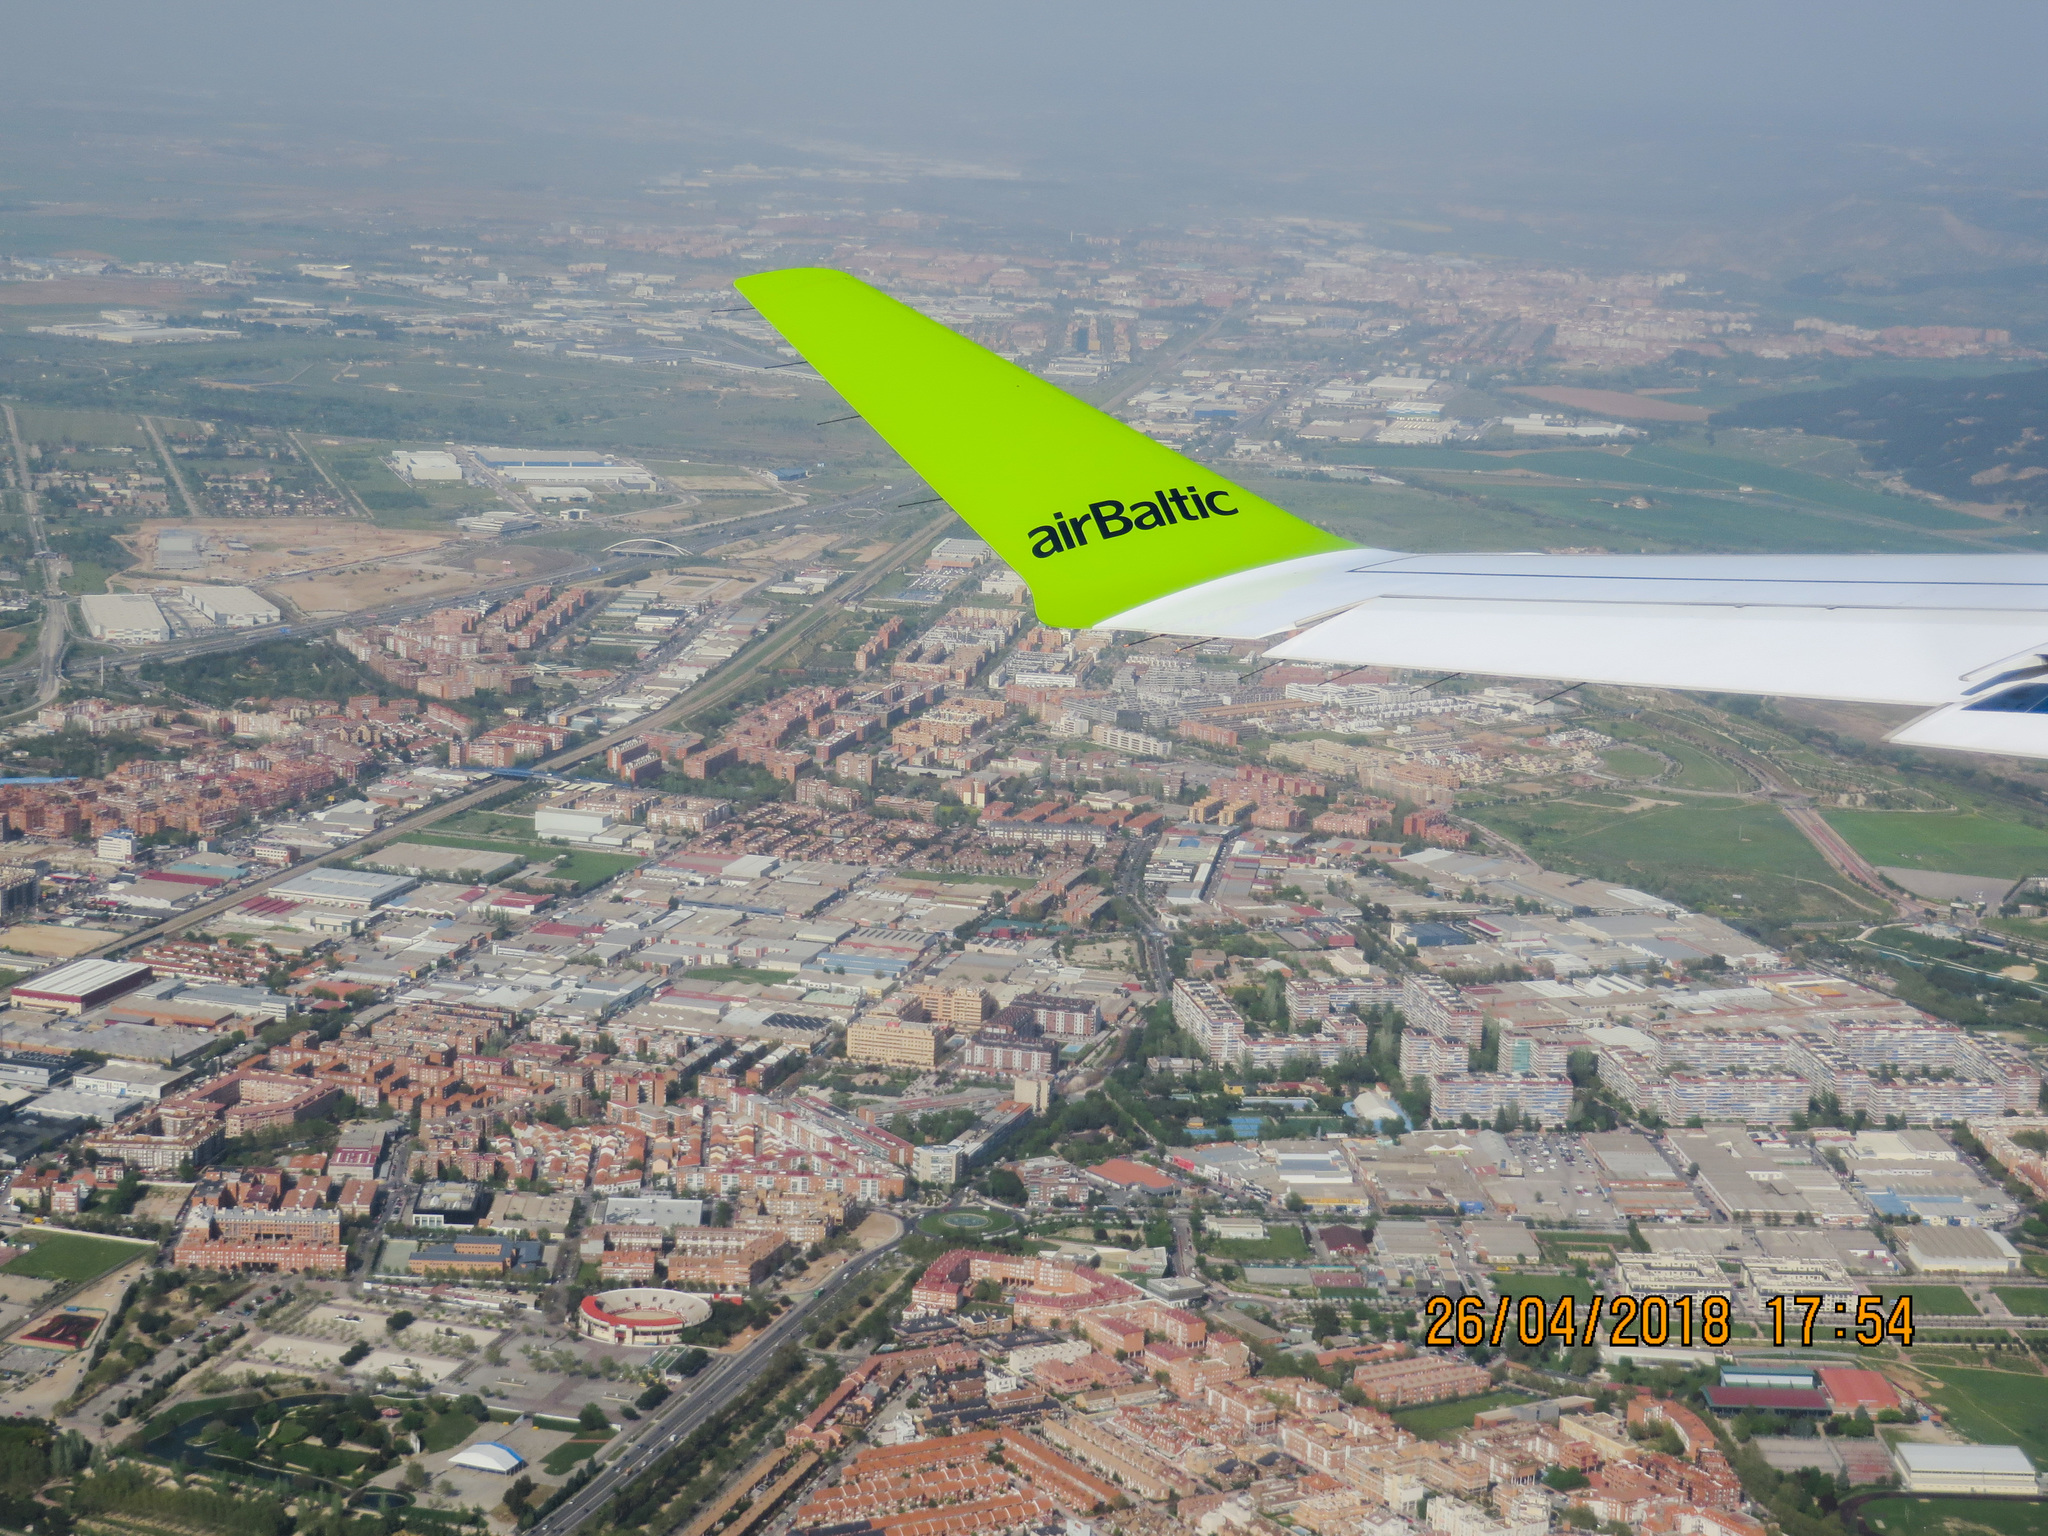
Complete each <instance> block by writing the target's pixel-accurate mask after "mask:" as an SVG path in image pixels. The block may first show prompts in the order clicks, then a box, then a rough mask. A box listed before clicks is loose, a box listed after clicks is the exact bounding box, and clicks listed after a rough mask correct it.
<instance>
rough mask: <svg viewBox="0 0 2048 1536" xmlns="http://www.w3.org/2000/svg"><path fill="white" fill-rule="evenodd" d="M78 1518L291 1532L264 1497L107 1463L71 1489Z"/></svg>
mask: <svg viewBox="0 0 2048 1536" xmlns="http://www.w3.org/2000/svg"><path fill="white" fill-rule="evenodd" d="M70 1503H71V1509H72V1510H73V1512H74V1513H76V1514H79V1515H114V1516H123V1515H126V1516H140V1517H142V1518H143V1519H144V1520H146V1521H150V1522H155V1523H161V1524H166V1525H173V1526H182V1527H184V1528H186V1529H188V1530H202V1531H218V1532H220V1533H222V1536H285V1533H286V1532H288V1531H290V1530H291V1528H292V1519H291V1516H289V1515H287V1514H286V1513H285V1509H284V1505H282V1504H281V1503H279V1502H278V1501H277V1500H276V1499H274V1498H271V1497H270V1496H268V1495H267V1494H260V1493H259V1494H253V1495H250V1496H248V1497H238V1496H236V1495H234V1494H228V1493H221V1492H218V1491H216V1490H214V1489H211V1488H201V1487H189V1486H188V1487H184V1488H179V1487H174V1486H172V1485H171V1484H168V1483H160V1482H158V1481H157V1480H156V1478H155V1477H153V1476H151V1475H150V1474H149V1473H148V1472H146V1471H144V1470H143V1469H142V1467H141V1466H139V1465H138V1464H137V1463H135V1462H132V1461H114V1462H110V1463H109V1464H108V1465H107V1466H106V1467H105V1468H103V1469H100V1470H97V1471H95V1472H94V1473H93V1474H92V1475H91V1476H90V1477H83V1478H80V1479H79V1480H78V1481H77V1482H76V1483H74V1484H73V1485H72V1489H71V1500H70Z"/></svg>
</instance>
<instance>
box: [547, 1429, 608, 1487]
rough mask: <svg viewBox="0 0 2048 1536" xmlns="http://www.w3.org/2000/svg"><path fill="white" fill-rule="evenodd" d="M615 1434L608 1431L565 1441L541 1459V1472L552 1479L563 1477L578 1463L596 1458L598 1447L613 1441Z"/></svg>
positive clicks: (580, 1435)
mask: <svg viewBox="0 0 2048 1536" xmlns="http://www.w3.org/2000/svg"><path fill="white" fill-rule="evenodd" d="M614 1433H615V1431H613V1430H609V1429H608V1430H606V1431H605V1432H604V1433H603V1434H600V1435H588V1434H579V1435H578V1436H577V1437H576V1438H575V1439H574V1440H565V1441H564V1442H563V1443H562V1444H560V1445H558V1446H556V1447H555V1448H554V1449H553V1450H552V1451H549V1452H548V1453H547V1455H546V1456H544V1457H542V1458H541V1464H540V1467H541V1470H542V1471H543V1472H545V1473H547V1474H548V1476H550V1477H563V1476H566V1475H567V1474H568V1471H569V1469H570V1468H571V1467H573V1466H575V1465H576V1463H577V1462H579V1461H584V1460H586V1459H588V1458H589V1457H592V1456H595V1455H596V1454H597V1451H598V1447H599V1446H601V1445H603V1444H604V1443H605V1441H607V1440H609V1439H611V1437H612V1435H613V1434H614Z"/></svg>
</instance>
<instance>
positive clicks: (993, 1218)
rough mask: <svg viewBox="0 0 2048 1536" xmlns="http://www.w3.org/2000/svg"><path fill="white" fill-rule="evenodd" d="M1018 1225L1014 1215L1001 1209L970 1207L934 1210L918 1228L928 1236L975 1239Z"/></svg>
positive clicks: (1014, 1227) (1012, 1228) (1013, 1228)
mask: <svg viewBox="0 0 2048 1536" xmlns="http://www.w3.org/2000/svg"><path fill="white" fill-rule="evenodd" d="M1016 1226H1017V1223H1016V1221H1015V1220H1014V1219H1013V1218H1012V1217H1009V1216H1006V1215H1004V1214H1003V1213H1002V1212H1000V1211H984V1210H977V1209H974V1208H972V1207H969V1208H964V1209H961V1210H957V1211H933V1212H932V1213H931V1214H930V1215H929V1216H927V1217H925V1218H924V1219H923V1220H922V1221H920V1222H919V1223H918V1224H917V1230H918V1231H920V1232H922V1233H924V1234H925V1235H926V1236H928V1237H951V1238H967V1239H973V1238H980V1237H994V1236H995V1235H996V1234H997V1233H999V1232H1010V1231H1014V1230H1015V1229H1016Z"/></svg>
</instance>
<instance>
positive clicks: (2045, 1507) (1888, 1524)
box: [1856, 1497, 2048, 1536]
mask: <svg viewBox="0 0 2048 1536" xmlns="http://www.w3.org/2000/svg"><path fill="white" fill-rule="evenodd" d="M1856 1513H1857V1515H1858V1517H1859V1518H1860V1519H1861V1520H1862V1522H1863V1528H1864V1529H1865V1530H1866V1531H1882V1532H1883V1533H1884V1536H2039V1533H2040V1532H2041V1531H2042V1530H2044V1529H2048V1504H2044V1503H2042V1502H2040V1501H2038V1500H2033V1501H2029V1500H2023V1499H1973V1498H1910V1497H1900V1498H1887V1499H1872V1500H1871V1501H1870V1502H1869V1503H1867V1504H1861V1505H1858V1506H1857V1509H1856Z"/></svg>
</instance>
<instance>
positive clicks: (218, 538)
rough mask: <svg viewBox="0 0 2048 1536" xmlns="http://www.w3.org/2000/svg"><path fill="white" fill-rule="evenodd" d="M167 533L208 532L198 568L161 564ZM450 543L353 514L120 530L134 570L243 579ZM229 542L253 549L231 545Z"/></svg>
mask: <svg viewBox="0 0 2048 1536" xmlns="http://www.w3.org/2000/svg"><path fill="white" fill-rule="evenodd" d="M163 533H196V534H200V535H203V536H204V538H205V555H204V557H203V561H202V564H201V567H200V569H198V570H193V571H169V572H159V571H157V570H156V566H155V561H156V541H157V536H158V535H159V534H163ZM448 542H449V540H448V538H447V537H446V535H444V534H439V533H420V532H413V531H408V530H406V529H402V528H379V527H376V526H375V525H374V524H371V523H366V522H363V521H362V520H361V519H359V518H352V517H265V518H246V517H195V518H184V517H178V518H169V519H165V520H161V521H152V522H147V523H144V524H142V525H141V526H140V527H138V528H137V529H135V531H134V532H133V533H129V534H125V535H122V536H121V543H122V544H123V545H125V546H126V547H127V548H128V549H129V550H130V551H131V552H132V553H133V554H134V555H135V557H136V560H137V565H136V569H135V571H134V573H133V574H135V575H138V576H139V575H152V576H164V575H168V576H171V577H173V578H182V579H184V580H186V581H222V582H230V583H233V584H236V585H245V586H256V585H259V584H261V583H263V582H266V581H273V580H275V579H276V578H278V577H280V576H285V575H291V574H295V573H298V572H301V571H326V570H329V569H331V568H332V567H333V566H335V565H336V564H338V563H339V562H341V561H344V560H347V561H350V562H364V561H370V560H390V559H396V558H399V557H401V556H405V555H415V554H418V553H419V552H420V551H421V550H425V549H433V548H435V547H436V546H438V545H442V544H446V543H448ZM231 543H232V544H245V545H247V546H248V548H246V549H233V548H230V547H229V546H230V544H231Z"/></svg>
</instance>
